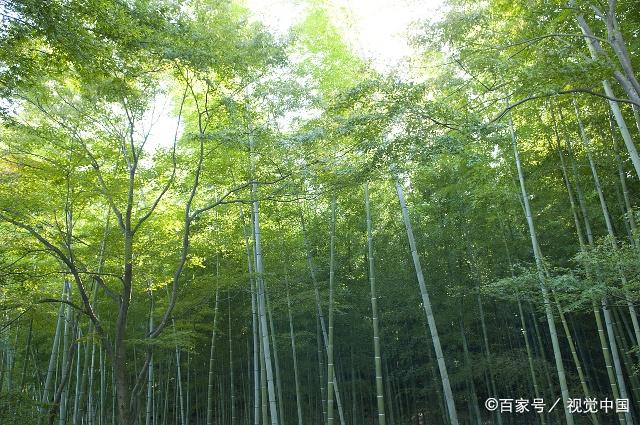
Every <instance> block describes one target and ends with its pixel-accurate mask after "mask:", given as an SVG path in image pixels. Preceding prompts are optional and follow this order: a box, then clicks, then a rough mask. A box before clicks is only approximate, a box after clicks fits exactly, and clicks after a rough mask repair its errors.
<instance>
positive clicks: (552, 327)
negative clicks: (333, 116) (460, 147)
mask: <svg viewBox="0 0 640 425" xmlns="http://www.w3.org/2000/svg"><path fill="white" fill-rule="evenodd" d="M509 129H510V132H511V142H512V145H513V152H514V156H515V161H516V168H517V171H518V180H519V181H520V190H521V195H522V201H523V205H524V210H525V211H524V212H525V216H526V219H527V225H528V227H529V236H530V237H531V245H532V247H533V253H534V257H535V261H536V268H537V270H538V279H539V283H540V290H541V292H542V299H543V302H544V308H545V313H546V316H547V324H548V325H549V333H550V334H551V343H552V346H553V354H554V359H555V363H556V370H557V372H558V381H559V382H560V391H561V394H562V403H563V406H565V408H564V409H563V410H564V414H565V419H566V421H567V425H573V423H574V422H573V415H572V414H571V412H569V409H567V408H566V406H568V405H569V388H568V386H567V380H566V376H565V371H564V364H563V363H562V354H561V352H560V344H559V341H558V334H557V331H556V323H555V318H554V317H553V312H552V310H551V303H550V300H549V293H548V291H547V287H546V283H545V272H544V263H543V257H542V253H541V251H540V246H539V245H538V235H537V233H536V229H535V225H534V222H533V215H532V213H531V206H530V205H529V194H528V193H527V189H526V186H525V182H524V173H523V171H522V163H521V162H520V153H519V151H518V142H517V139H516V133H515V129H514V127H513V120H512V118H511V114H509Z"/></svg>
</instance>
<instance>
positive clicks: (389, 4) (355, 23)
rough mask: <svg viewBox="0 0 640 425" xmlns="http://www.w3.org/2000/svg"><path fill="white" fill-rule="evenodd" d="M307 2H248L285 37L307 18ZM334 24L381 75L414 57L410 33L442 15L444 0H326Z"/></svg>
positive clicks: (255, 14)
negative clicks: (417, 25)
mask: <svg viewBox="0 0 640 425" xmlns="http://www.w3.org/2000/svg"><path fill="white" fill-rule="evenodd" d="M305 3H307V2H306V1H305V0H245V4H246V5H247V7H248V8H249V10H250V11H251V12H252V14H253V15H254V18H255V19H259V20H260V21H262V22H263V23H264V24H265V25H266V26H267V27H269V29H270V30H271V31H273V32H274V33H276V34H278V35H285V34H286V33H287V30H288V29H289V28H290V27H291V26H292V25H294V24H295V23H296V22H297V21H298V20H300V19H302V18H303V17H304V4H305ZM326 3H327V4H329V5H330V7H331V11H332V13H333V15H334V19H335V24H336V25H337V26H338V27H339V28H340V29H341V30H342V33H343V35H344V37H345V39H346V40H347V41H348V42H349V44H350V45H351V47H352V48H353V50H354V51H355V52H357V53H358V54H359V55H360V56H362V57H363V58H365V59H368V60H371V62H372V64H373V66H374V67H375V68H376V69H377V70H378V71H380V72H387V71H390V70H391V69H393V68H394V67H395V66H397V65H398V64H399V63H400V62H401V59H402V58H403V57H405V56H407V55H409V54H411V47H410V46H409V43H408V37H407V33H408V31H409V30H410V27H411V24H412V23H413V22H414V21H416V20H424V19H432V18H435V17H437V16H438V15H439V13H438V11H439V9H440V7H441V6H442V4H443V0H326Z"/></svg>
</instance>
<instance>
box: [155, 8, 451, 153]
mask: <svg viewBox="0 0 640 425" xmlns="http://www.w3.org/2000/svg"><path fill="white" fill-rule="evenodd" d="M244 1H245V5H246V6H247V8H248V9H249V10H250V12H251V14H252V15H253V19H256V20H259V21H261V22H262V23H263V24H264V25H266V26H267V27H268V28H269V30H270V31H271V32H273V33H274V34H276V35H277V36H285V35H286V34H287V32H288V31H289V28H291V27H292V26H293V25H295V24H296V23H297V22H298V21H299V20H302V19H303V18H304V16H305V5H306V4H308V2H309V0H244ZM325 2H326V4H327V5H328V7H329V8H330V12H331V16H332V18H333V20H334V21H335V22H334V24H335V25H336V26H337V27H338V28H340V30H341V31H342V33H343V36H344V38H345V39H346V40H347V42H348V43H349V45H350V46H351V48H352V49H353V50H354V51H355V52H356V53H357V54H359V55H360V56H361V57H362V58H364V59H365V60H368V61H371V64H372V65H373V66H374V68H376V70H377V71H379V72H381V73H387V72H390V71H392V70H393V69H394V68H396V67H397V66H398V65H400V64H401V62H402V59H403V58H404V57H406V56H408V55H410V54H411V53H412V49H411V47H410V45H409V41H408V33H409V31H410V29H411V25H412V24H413V23H414V22H415V21H416V20H425V19H434V18H437V17H438V16H439V12H438V11H439V9H440V7H441V6H442V4H443V3H444V0H325ZM161 103H162V104H163V105H159V108H158V110H156V116H155V117H154V118H155V119H154V120H153V121H154V122H155V123H154V125H153V127H152V129H151V137H150V138H149V143H148V146H147V150H148V151H153V150H155V148H156V147H159V146H162V147H170V146H171V144H172V143H173V137H174V134H175V131H176V127H175V126H176V119H175V117H172V116H171V111H170V109H171V108H170V105H169V104H168V103H165V102H164V101H163V102H161Z"/></svg>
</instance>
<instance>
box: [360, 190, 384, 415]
mask: <svg viewBox="0 0 640 425" xmlns="http://www.w3.org/2000/svg"><path fill="white" fill-rule="evenodd" d="M364 207H365V213H366V217H367V253H368V258H369V284H370V286H371V317H372V321H373V363H374V366H375V371H376V399H377V408H378V424H379V425H386V418H385V409H384V387H383V381H382V358H381V350H380V331H379V323H378V297H377V295H376V275H375V269H374V256H373V231H372V225H371V208H370V206H369V183H368V182H367V183H365V184H364Z"/></svg>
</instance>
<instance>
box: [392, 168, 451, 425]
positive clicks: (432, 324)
mask: <svg viewBox="0 0 640 425" xmlns="http://www.w3.org/2000/svg"><path fill="white" fill-rule="evenodd" d="M395 185H396V191H397V193H398V199H399V200H400V207H401V209H402V217H403V220H404V225H405V227H406V230H407V238H408V239H409V246H410V248H411V256H412V257H413V265H414V267H415V269H416V276H417V279H418V286H419V288H420V295H421V296H422V306H423V307H424V311H425V314H426V316H427V323H428V325H429V331H430V332H431V341H432V343H433V348H434V350H435V352H436V360H437V362H438V369H439V371H440V378H441V379H442V388H443V390H444V396H445V400H446V405H447V411H448V417H449V420H450V422H451V425H458V414H457V412H456V406H455V402H454V399H453V392H452V391H451V384H450V383H449V374H448V372H447V366H446V363H445V361H444V354H443V353H442V347H441V346H440V337H439V336H438V328H437V327H436V321H435V318H434V317H433V311H432V309H431V301H430V300H429V294H428V292H427V287H426V285H425V282H424V275H423V273H422V265H421V264H420V257H419V256H418V250H417V248H416V242H415V238H414V236H413V228H412V227H411V221H410V219H409V210H408V209H407V204H406V202H405V199H404V192H403V190H402V186H401V185H400V182H399V181H398V180H397V179H396V180H395Z"/></svg>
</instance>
